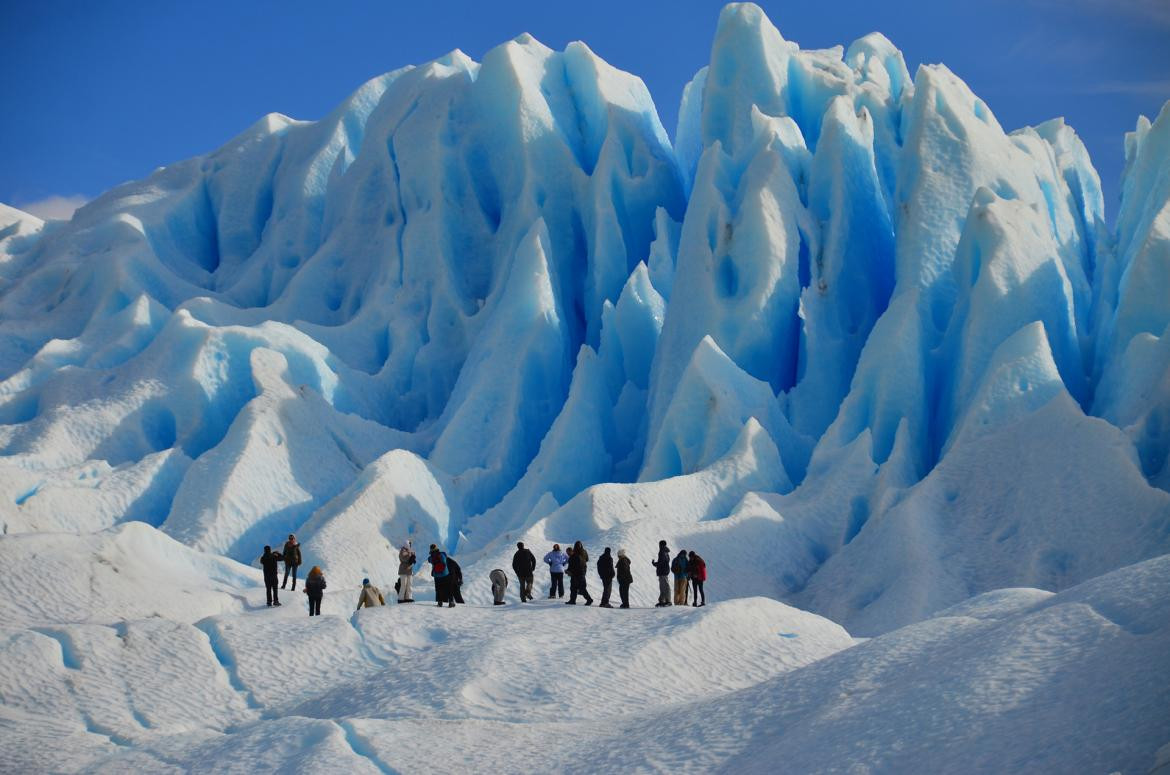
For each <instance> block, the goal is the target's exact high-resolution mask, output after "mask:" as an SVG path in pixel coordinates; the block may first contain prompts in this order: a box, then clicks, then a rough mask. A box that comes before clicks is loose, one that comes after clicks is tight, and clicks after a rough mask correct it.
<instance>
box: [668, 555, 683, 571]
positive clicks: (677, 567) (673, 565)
mask: <svg viewBox="0 0 1170 775" xmlns="http://www.w3.org/2000/svg"><path fill="white" fill-rule="evenodd" d="M670 571H671V573H682V565H681V564H680V563H679V561H678V558H677V557H675V558H674V562H672V563H671V564H670Z"/></svg>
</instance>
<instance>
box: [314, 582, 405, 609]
mask: <svg viewBox="0 0 1170 775" xmlns="http://www.w3.org/2000/svg"><path fill="white" fill-rule="evenodd" d="M306 583H307V582H306ZM376 605H386V598H384V597H382V590H380V589H378V588H377V587H375V586H374V585H373V584H371V583H370V580H369V579H362V591H361V592H359V593H358V604H357V608H356V609H354V610H357V611H360V610H362V606H365V607H366V608H373V607H374V606H376Z"/></svg>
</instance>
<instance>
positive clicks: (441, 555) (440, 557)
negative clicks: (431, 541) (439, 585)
mask: <svg viewBox="0 0 1170 775" xmlns="http://www.w3.org/2000/svg"><path fill="white" fill-rule="evenodd" d="M427 562H429V563H430V564H431V577H432V578H436V579H445V578H447V575H448V574H449V573H450V572H451V570H450V569H449V568H448V567H447V553H446V552H440V551H439V550H438V549H436V550H435V551H433V552H431V554H430V556H429V557H427ZM440 567H442V571H439V570H437V568H440Z"/></svg>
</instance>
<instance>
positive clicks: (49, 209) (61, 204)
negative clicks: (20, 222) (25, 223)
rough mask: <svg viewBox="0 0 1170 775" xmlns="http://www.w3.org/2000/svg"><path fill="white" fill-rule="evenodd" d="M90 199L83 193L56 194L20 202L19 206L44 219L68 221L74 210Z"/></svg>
mask: <svg viewBox="0 0 1170 775" xmlns="http://www.w3.org/2000/svg"><path fill="white" fill-rule="evenodd" d="M88 201H89V197H85V196H82V195H81V194H73V195H72V196H58V195H56V194H54V195H53V196H47V197H45V198H44V199H37V200H35V201H33V202H24V203H23V204H18V205H17V207H19V208H20V209H21V210H24V211H25V212H26V213H29V214H30V215H35V216H36V217H38V218H41V219H42V220H46V221H47V220H66V221H67V220H69V219H70V218H72V217H73V211H74V210H76V209H77V208H79V207H81V206H82V205H83V204H85V203H86V202H88Z"/></svg>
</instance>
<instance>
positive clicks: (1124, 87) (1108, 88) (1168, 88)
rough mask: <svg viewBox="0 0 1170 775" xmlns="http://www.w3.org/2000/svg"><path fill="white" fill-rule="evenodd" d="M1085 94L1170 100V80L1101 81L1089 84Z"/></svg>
mask: <svg viewBox="0 0 1170 775" xmlns="http://www.w3.org/2000/svg"><path fill="white" fill-rule="evenodd" d="M1079 91H1080V92H1081V93H1083V94H1133V95H1136V96H1139V97H1146V96H1149V97H1160V98H1162V99H1170V79H1168V80H1164V81H1101V82H1099V83H1090V84H1087V85H1086V86H1085V87H1084V88H1083V89H1080V90H1079Z"/></svg>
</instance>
